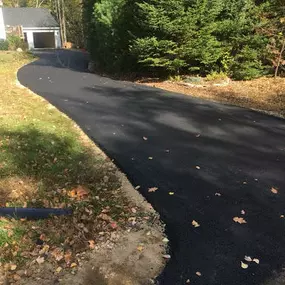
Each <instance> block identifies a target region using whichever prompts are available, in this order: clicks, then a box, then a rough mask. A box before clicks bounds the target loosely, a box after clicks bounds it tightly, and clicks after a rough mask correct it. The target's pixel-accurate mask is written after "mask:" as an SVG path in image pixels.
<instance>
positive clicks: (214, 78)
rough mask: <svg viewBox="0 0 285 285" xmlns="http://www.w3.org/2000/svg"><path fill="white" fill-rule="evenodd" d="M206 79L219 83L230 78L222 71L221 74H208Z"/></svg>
mask: <svg viewBox="0 0 285 285" xmlns="http://www.w3.org/2000/svg"><path fill="white" fill-rule="evenodd" d="M206 78H207V80H208V81H219V80H225V79H227V78H228V76H227V74H226V73H224V72H222V71H221V72H217V71H213V72H211V73H210V74H208V75H207V77H206Z"/></svg>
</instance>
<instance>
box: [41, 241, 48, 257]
mask: <svg viewBox="0 0 285 285" xmlns="http://www.w3.org/2000/svg"><path fill="white" fill-rule="evenodd" d="M48 251H49V245H47V244H46V245H44V247H43V248H42V249H41V250H40V251H39V254H40V255H42V254H45V253H47V252H48Z"/></svg>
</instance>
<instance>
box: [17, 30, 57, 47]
mask: <svg viewBox="0 0 285 285" xmlns="http://www.w3.org/2000/svg"><path fill="white" fill-rule="evenodd" d="M23 32H24V33H26V34H27V41H28V45H29V49H34V48H35V45H34V35H33V34H34V33H37V32H38V33H50V32H54V40H55V44H54V46H55V48H61V47H62V45H61V38H60V30H59V28H58V27H55V28H49V27H47V28H30V27H29V28H25V27H23Z"/></svg>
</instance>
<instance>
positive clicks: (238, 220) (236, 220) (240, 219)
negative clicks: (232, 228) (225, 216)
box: [233, 217, 247, 224]
mask: <svg viewBox="0 0 285 285" xmlns="http://www.w3.org/2000/svg"><path fill="white" fill-rule="evenodd" d="M233 221H234V222H236V223H239V224H246V223H247V222H246V220H245V219H244V218H239V217H234V218H233Z"/></svg>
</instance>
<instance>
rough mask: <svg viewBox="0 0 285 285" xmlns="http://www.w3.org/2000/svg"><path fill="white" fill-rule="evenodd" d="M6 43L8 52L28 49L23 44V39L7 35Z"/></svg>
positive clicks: (25, 44) (24, 43)
mask: <svg viewBox="0 0 285 285" xmlns="http://www.w3.org/2000/svg"><path fill="white" fill-rule="evenodd" d="M7 42H8V44H9V50H16V49H18V48H21V49H22V50H27V49H28V45H27V43H26V42H24V41H23V39H21V38H20V37H18V36H15V35H9V36H8V37H7Z"/></svg>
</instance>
